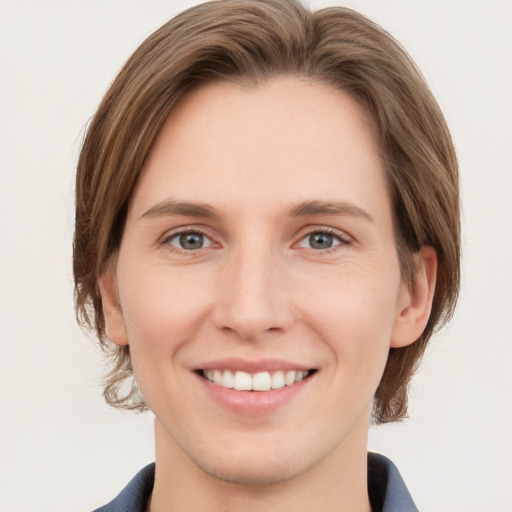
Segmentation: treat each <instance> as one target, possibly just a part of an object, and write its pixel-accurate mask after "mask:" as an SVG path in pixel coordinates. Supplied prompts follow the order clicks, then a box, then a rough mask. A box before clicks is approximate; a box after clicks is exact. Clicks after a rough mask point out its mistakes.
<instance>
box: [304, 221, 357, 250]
mask: <svg viewBox="0 0 512 512" xmlns="http://www.w3.org/2000/svg"><path fill="white" fill-rule="evenodd" d="M315 233H326V234H328V235H332V236H333V237H336V238H338V239H339V240H340V243H339V244H336V245H335V246H333V247H329V248H328V249H313V248H308V247H303V248H304V249H307V250H311V251H313V252H315V253H317V254H322V253H325V252H330V251H335V250H336V249H337V248H338V247H345V246H347V245H351V244H352V243H353V241H354V240H353V238H352V237H351V236H350V235H348V234H347V233H346V232H344V231H341V230H339V229H335V228H332V227H329V226H308V227H307V231H305V229H302V230H301V234H300V236H299V239H298V242H296V243H295V244H294V245H295V246H299V247H301V246H300V245H299V244H300V243H301V242H302V241H303V240H305V239H306V238H307V237H309V236H311V235H314V234H315ZM301 248H302V247H301Z"/></svg>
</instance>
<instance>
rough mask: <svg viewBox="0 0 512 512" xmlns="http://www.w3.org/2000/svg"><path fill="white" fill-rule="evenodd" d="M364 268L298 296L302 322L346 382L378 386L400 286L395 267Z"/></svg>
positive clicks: (342, 274)
mask: <svg viewBox="0 0 512 512" xmlns="http://www.w3.org/2000/svg"><path fill="white" fill-rule="evenodd" d="M376 269H377V270H378V271H373V272H368V271H362V270H359V269H357V270H356V269H354V268H352V269H351V272H349V273H343V272H340V273H339V274H338V275H337V276H336V278H334V276H332V278H331V279H330V280H324V281H323V286H322V287H321V288H320V289H319V290H318V292H317V293H315V294H311V293H309V294H303V297H302V299H303V302H302V306H301V308H300V309H301V311H302V314H303V318H304V321H305V323H306V324H308V325H309V326H310V327H312V328H313V329H314V330H315V331H316V333H317V335H318V337H319V338H321V339H322V340H323V341H324V342H325V343H326V344H327V345H328V347H329V349H330V350H331V352H332V354H333V355H334V356H335V358H336V364H337V367H338V368H341V369H342V371H341V372H340V373H339V378H344V376H345V375H348V374H350V375H351V382H354V383H356V384H357V383H358V382H363V381H368V379H370V378H371V376H372V375H373V378H371V381H372V382H376V384H378V380H379V379H380V375H381V373H382V371H383V369H384V365H385V362H386V359H387V355H388V352H389V347H390V339H391V334H392V330H393V326H394V322H395V318H396V314H397V310H396V304H397V297H398V290H399V287H400V272H399V268H398V265H396V268H395V266H393V265H389V270H388V271H386V270H385V269H381V268H380V267H379V266H377V267H376Z"/></svg>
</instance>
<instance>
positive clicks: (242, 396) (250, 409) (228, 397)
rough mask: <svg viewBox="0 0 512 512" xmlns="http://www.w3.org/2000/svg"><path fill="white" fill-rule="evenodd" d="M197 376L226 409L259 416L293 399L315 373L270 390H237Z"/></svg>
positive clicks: (208, 391)
mask: <svg viewBox="0 0 512 512" xmlns="http://www.w3.org/2000/svg"><path fill="white" fill-rule="evenodd" d="M197 378H198V379H199V380H200V381H201V383H202V384H203V386H204V387H205V388H206V391H207V393H209V395H210V396H211V397H212V398H213V400H215V401H216V402H217V403H219V404H220V405H222V406H223V407H225V408H226V409H228V410H230V411H231V412H234V413H236V414H243V415H246V416H258V415H261V414H266V413H270V412H273V411H275V410H276V409H278V408H279V407H281V406H283V405H284V404H286V403H288V402H290V401H291V400H293V399H294V398H295V397H296V396H297V394H299V393H300V392H301V391H303V390H304V389H305V388H307V387H308V385H309V383H310V381H311V379H312V378H313V375H309V376H308V377H306V378H305V379H303V380H301V381H300V382H296V383H295V384H292V385H291V386H284V387H282V388H279V389H271V390H269V391H236V390H234V389H228V388H223V387H222V386H218V385H217V384H214V383H213V382H211V381H209V380H208V379H205V378H204V377H201V376H200V375H197Z"/></svg>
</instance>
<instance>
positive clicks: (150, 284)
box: [119, 265, 212, 357]
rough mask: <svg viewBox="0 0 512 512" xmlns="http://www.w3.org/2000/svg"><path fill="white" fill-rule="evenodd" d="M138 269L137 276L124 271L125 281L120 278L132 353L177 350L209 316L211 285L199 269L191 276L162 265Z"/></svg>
mask: <svg viewBox="0 0 512 512" xmlns="http://www.w3.org/2000/svg"><path fill="white" fill-rule="evenodd" d="M132 268H137V267H136V266H133V267H132ZM138 268H139V271H138V272H137V274H136V275H135V274H133V273H125V275H124V280H122V279H121V278H120V279H119V281H120V282H122V283H123V287H122V288H121V289H120V290H119V292H120V296H121V300H122V308H123V316H124V320H125V324H126V329H127V332H128V338H129V340H130V346H131V351H132V355H133V356H135V355H136V354H137V355H138V354H139V353H142V352H147V356H148V357H149V356H151V355H154V356H155V357H160V355H161V353H162V352H164V351H165V352H169V351H171V352H175V351H176V350H178V349H179V347H180V345H181V344H183V343H185V342H186V341H187V340H191V339H193V337H194V335H195V334H196V332H197V331H198V329H200V327H201V325H202V321H203V320H204V318H205V317H206V316H207V315H208V311H209V309H210V305H211V302H212V290H211V286H210V287H209V286H208V285H207V283H208V280H203V279H201V276H200V275H197V272H196V275H195V276H191V275H188V273H187V271H184V272H176V271H175V270H174V269H170V268H169V267H167V266H162V265H155V266H152V267H147V268H141V267H140V266H139V267H138ZM121 269H122V267H121Z"/></svg>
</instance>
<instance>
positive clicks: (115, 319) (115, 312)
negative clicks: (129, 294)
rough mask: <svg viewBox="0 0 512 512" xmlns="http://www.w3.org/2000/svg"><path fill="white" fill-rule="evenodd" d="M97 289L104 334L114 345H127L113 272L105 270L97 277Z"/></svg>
mask: <svg viewBox="0 0 512 512" xmlns="http://www.w3.org/2000/svg"><path fill="white" fill-rule="evenodd" d="M99 289H100V295H101V302H102V307H103V316H104V317H105V334H106V335H107V338H108V339H109V340H110V341H111V342H112V343H115V344H116V345H120V346H123V345H128V336H127V333H126V327H125V324H124V317H123V312H122V310H121V305H120V304H119V300H118V291H117V286H116V282H115V276H114V272H112V271H111V270H108V271H106V272H105V273H104V274H103V275H102V276H101V277H100V279H99Z"/></svg>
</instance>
